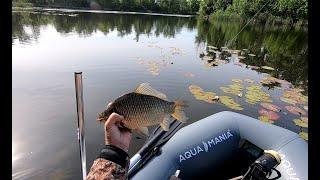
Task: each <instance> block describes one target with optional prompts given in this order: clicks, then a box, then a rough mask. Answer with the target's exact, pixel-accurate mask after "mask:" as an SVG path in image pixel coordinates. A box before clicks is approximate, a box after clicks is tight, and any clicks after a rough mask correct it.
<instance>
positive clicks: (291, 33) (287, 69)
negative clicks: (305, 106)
mask: <svg viewBox="0 0 320 180" xmlns="http://www.w3.org/2000/svg"><path fill="white" fill-rule="evenodd" d="M243 26H244V24H243V23H239V22H234V21H223V20H220V21H214V22H213V23H210V24H209V23H205V22H201V21H198V23H197V30H198V34H197V36H196V42H197V43H203V42H207V44H208V45H212V46H217V47H223V46H226V45H227V44H228V42H230V40H232V39H233V38H234V37H235V36H236V35H237V34H238V32H240V30H241V28H242V27H243ZM228 48H230V49H236V50H239V49H240V50H242V49H246V50H248V51H250V53H251V54H254V55H255V56H254V57H253V56H251V57H248V58H245V59H241V61H240V62H243V63H245V64H247V65H251V66H263V65H266V66H270V67H273V68H275V69H276V71H273V72H271V75H272V76H274V77H276V78H281V79H285V80H287V81H289V82H291V83H292V84H294V85H296V86H302V88H304V89H305V90H306V92H307V91H308V33H307V31H306V30H304V29H299V30H296V29H290V28H289V27H283V28H276V27H273V26H267V25H266V26H257V25H254V26H250V25H249V26H247V27H246V28H245V29H244V30H243V31H241V33H240V34H238V35H237V37H236V39H235V40H234V41H232V43H231V45H230V46H229V47H228ZM257 71H259V72H265V71H263V69H262V70H261V69H260V70H257Z"/></svg>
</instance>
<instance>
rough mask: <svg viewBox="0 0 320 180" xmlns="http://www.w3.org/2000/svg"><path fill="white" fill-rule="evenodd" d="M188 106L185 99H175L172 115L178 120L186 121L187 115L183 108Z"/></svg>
mask: <svg viewBox="0 0 320 180" xmlns="http://www.w3.org/2000/svg"><path fill="white" fill-rule="evenodd" d="M185 107H188V106H187V104H186V102H185V101H175V102H174V112H173V114H172V116H173V117H174V118H176V119H177V120H178V121H181V122H184V123H185V122H187V120H188V117H187V116H186V114H185V112H184V109H185Z"/></svg>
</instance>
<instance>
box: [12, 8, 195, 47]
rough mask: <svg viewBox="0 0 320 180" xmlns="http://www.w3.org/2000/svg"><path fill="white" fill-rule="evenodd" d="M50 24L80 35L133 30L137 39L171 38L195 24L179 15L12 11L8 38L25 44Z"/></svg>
mask: <svg viewBox="0 0 320 180" xmlns="http://www.w3.org/2000/svg"><path fill="white" fill-rule="evenodd" d="M48 24H51V25H53V26H54V28H55V29H56V30H57V31H58V32H59V33H62V34H65V35H67V34H68V33H71V32H75V33H77V34H79V35H80V36H82V37H86V36H90V35H91V34H92V33H95V32H97V31H101V32H103V33H104V35H107V34H108V33H110V32H112V31H114V30H116V31H117V32H118V36H119V37H123V36H125V35H128V34H131V33H134V39H135V40H136V41H137V42H138V41H139V37H140V36H141V35H142V34H145V35H147V36H148V37H149V36H151V35H155V36H156V37H159V36H160V35H162V36H164V37H166V38H174V37H175V34H176V33H179V32H180V31H181V29H182V28H183V27H186V28H188V29H189V30H193V29H194V28H195V26H196V19H195V18H179V17H166V16H158V17H157V18H155V17H154V16H145V15H118V14H108V15H104V14H86V13H83V14H79V16H76V17H73V16H71V17H70V16H67V15H65V16H60V15H55V14H53V15H51V14H47V15H44V14H39V13H27V12H14V13H12V32H13V33H12V38H13V40H14V39H19V41H20V42H23V43H27V42H29V41H31V40H37V38H38V37H39V35H40V34H39V32H40V28H41V26H44V25H48ZM26 27H31V29H32V33H31V34H30V33H27V32H26Z"/></svg>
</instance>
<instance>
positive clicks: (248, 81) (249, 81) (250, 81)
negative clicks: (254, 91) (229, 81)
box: [244, 78, 254, 83]
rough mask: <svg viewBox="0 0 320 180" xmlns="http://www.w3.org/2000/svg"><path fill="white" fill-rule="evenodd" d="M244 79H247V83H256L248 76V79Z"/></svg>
mask: <svg viewBox="0 0 320 180" xmlns="http://www.w3.org/2000/svg"><path fill="white" fill-rule="evenodd" d="M244 81H245V82H247V83H254V81H253V80H251V79H248V78H247V79H245V80H244Z"/></svg>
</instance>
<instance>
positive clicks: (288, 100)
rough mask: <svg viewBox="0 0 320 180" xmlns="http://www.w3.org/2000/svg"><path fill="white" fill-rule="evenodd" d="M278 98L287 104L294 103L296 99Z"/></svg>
mask: <svg viewBox="0 0 320 180" xmlns="http://www.w3.org/2000/svg"><path fill="white" fill-rule="evenodd" d="M280 100H281V101H283V102H286V103H288V104H292V105H296V101H295V100H293V99H289V98H285V97H280Z"/></svg>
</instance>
